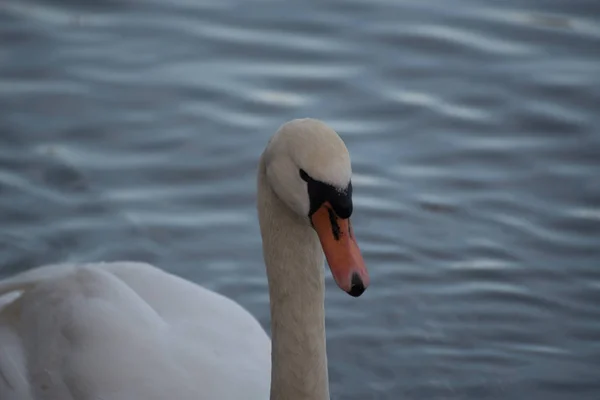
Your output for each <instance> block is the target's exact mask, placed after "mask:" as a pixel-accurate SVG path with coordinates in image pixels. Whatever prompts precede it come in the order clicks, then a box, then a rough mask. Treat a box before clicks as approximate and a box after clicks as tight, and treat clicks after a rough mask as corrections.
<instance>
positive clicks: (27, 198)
mask: <svg viewBox="0 0 600 400" xmlns="http://www.w3.org/2000/svg"><path fill="white" fill-rule="evenodd" d="M596 3H597V2H595V1H592V0H590V1H583V0H578V1H533V0H529V1H503V2H492V1H468V0H448V1H444V2H443V3H442V2H439V3H438V2H424V1H418V0H403V1H393V0H381V1H368V0H350V1H342V0H338V1H329V2H311V1H281V2H278V1H233V0H221V1H216V0H207V1H201V0H197V1H196V0H176V1H174V2H164V1H158V0H154V1H152V0H139V1H133V0H129V1H127V0H122V1H117V0H103V1H96V2H89V5H86V4H87V3H86V2H76V1H63V2H59V1H49V0H48V1H41V0H39V1H37V2H33V1H29V0H3V1H2V2H0V222H1V223H0V274H2V275H8V274H11V273H14V272H17V271H21V270H24V269H27V268H31V267H34V266H36V265H39V264H45V263H50V262H57V261H74V262H76V261H84V260H85V261H88V260H119V259H139V260H145V261H149V262H152V263H155V264H157V265H159V266H161V267H163V268H166V269H168V270H170V271H172V272H174V273H176V274H180V275H182V276H184V277H186V278H189V279H192V280H194V281H196V282H199V283H201V284H203V285H205V286H207V287H209V288H212V289H214V290H217V291H219V292H221V293H224V294H226V295H228V296H230V297H232V298H234V299H235V300H237V301H239V302H240V303H242V304H243V305H244V306H245V307H247V308H248V309H249V310H250V311H251V312H252V313H253V314H254V315H256V316H257V317H258V318H259V320H260V321H261V323H262V324H263V325H264V326H265V327H268V324H269V319H268V295H267V287H266V277H265V271H264V266H263V264H262V256H261V247H260V237H259V231H258V223H257V220H256V215H255V203H254V198H255V197H254V196H255V173H256V164H257V159H258V156H259V154H260V152H261V151H262V149H263V148H264V146H265V144H266V142H267V140H268V138H269V137H270V135H271V134H272V133H273V132H274V131H275V130H276V129H277V128H278V127H279V125H280V124H281V123H283V122H284V121H286V120H288V119H291V118H296V117H304V116H311V117H316V118H321V119H323V120H325V121H326V122H328V123H329V124H330V125H331V126H333V127H334V128H335V129H336V130H338V131H339V132H340V134H341V135H342V136H343V138H344V140H345V141H346V144H347V146H348V147H349V149H350V152H351V154H352V158H353V169H354V177H353V183H354V187H355V217H354V227H355V231H356V235H357V237H358V239H359V242H360V245H361V248H362V250H363V253H364V256H365V259H366V260H367V263H368V265H369V268H370V272H371V279H372V282H371V287H370V288H369V290H368V291H367V292H366V294H365V295H364V296H363V297H361V298H360V299H358V300H356V299H352V298H350V297H349V296H347V295H345V294H344V293H342V292H341V291H339V290H336V288H335V284H334V283H333V281H332V279H331V276H330V274H329V272H328V275H327V286H328V292H327V304H326V306H327V328H328V331H327V336H328V354H329V363H330V380H331V392H332V398H334V399H515V400H518V399H527V400H529V399H569V400H570V399H577V400H578V399H590V400H591V399H594V400H596V399H600V133H599V131H598V128H597V125H598V124H599V123H600V116H599V115H600V113H599V105H600V56H599V54H600V52H599V49H600V5H598V4H596Z"/></svg>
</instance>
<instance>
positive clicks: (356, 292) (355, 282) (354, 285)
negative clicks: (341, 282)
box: [348, 272, 366, 297]
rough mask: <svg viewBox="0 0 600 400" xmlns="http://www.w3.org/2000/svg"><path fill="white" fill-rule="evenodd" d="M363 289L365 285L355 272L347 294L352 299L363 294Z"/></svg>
mask: <svg viewBox="0 0 600 400" xmlns="http://www.w3.org/2000/svg"><path fill="white" fill-rule="evenodd" d="M365 289H366V288H365V285H364V283H363V281H362V279H361V278H360V276H359V275H358V274H357V273H356V272H355V273H354V274H352V281H351V283H350V290H349V291H348V294H349V295H350V296H352V297H358V296H360V295H361V294H363V293H364V291H365Z"/></svg>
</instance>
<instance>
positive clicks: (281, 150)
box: [264, 118, 369, 297]
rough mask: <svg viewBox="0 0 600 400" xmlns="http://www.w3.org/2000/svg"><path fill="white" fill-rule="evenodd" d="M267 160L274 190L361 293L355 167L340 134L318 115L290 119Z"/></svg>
mask: <svg viewBox="0 0 600 400" xmlns="http://www.w3.org/2000/svg"><path fill="white" fill-rule="evenodd" d="M264 160H265V167H266V176H267V179H268V181H269V184H270V186H271V187H272V189H273V190H274V192H275V193H276V195H277V196H278V197H279V198H280V199H281V200H282V201H283V202H284V203H285V204H286V205H287V206H288V207H289V208H290V209H291V210H292V211H293V212H295V213H296V214H298V215H299V216H301V217H303V219H305V221H306V223H307V224H310V225H311V226H312V227H313V228H314V230H315V231H316V233H317V235H318V236H319V241H320V243H321V246H322V248H323V252H324V253H325V257H326V259H327V263H328V264H329V268H330V269H331V272H332V274H333V277H334V279H335V282H336V283H337V285H338V286H339V287H340V288H341V289H342V290H344V291H345V292H347V293H349V294H350V295H352V296H354V297H358V296H360V295H361V294H362V293H363V292H364V291H365V289H366V288H367V286H368V284H369V275H368V273H367V269H366V267H365V263H364V260H363V258H362V255H361V254H360V250H359V248H358V244H357V243H356V239H355V237H354V232H353V229H352V225H351V223H350V217H351V215H352V212H353V206H352V182H351V176H352V168H351V165H350V155H349V153H348V149H347V148H346V146H345V144H344V142H343V141H342V139H341V138H340V136H339V135H338V134H337V133H336V132H335V131H334V130H333V129H331V128H330V127H329V126H327V125H326V124H325V123H323V122H321V121H319V120H315V119H310V118H305V119H296V120H292V121H290V122H287V123H285V124H283V125H282V126H281V127H280V128H279V130H278V131H277V133H275V135H273V137H272V138H271V140H270V142H269V144H268V145H267V149H266V150H265V154H264Z"/></svg>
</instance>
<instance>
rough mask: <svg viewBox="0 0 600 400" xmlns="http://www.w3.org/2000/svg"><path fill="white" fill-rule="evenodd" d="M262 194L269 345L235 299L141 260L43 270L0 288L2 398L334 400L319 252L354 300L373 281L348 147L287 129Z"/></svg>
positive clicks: (268, 165) (304, 125)
mask: <svg viewBox="0 0 600 400" xmlns="http://www.w3.org/2000/svg"><path fill="white" fill-rule="evenodd" d="M257 189H258V191H257V209H258V219H259V225H260V232H261V236H262V243H263V258H264V262H265V265H266V271H267V278H268V286H269V298H270V315H271V337H272V338H271V339H269V337H268V335H267V333H266V332H265V331H264V330H263V328H262V327H261V325H260V324H259V323H258V321H257V320H256V319H255V318H254V317H253V316H252V315H251V314H250V313H249V312H248V311H246V310H245V309H244V308H242V307H241V306H240V305H239V304H237V303H235V302H234V301H233V300H231V299H229V298H226V297H224V296H222V295H220V294H218V293H216V292H213V291H210V290H208V289H205V288H203V287H202V286H199V285H197V284H195V283H192V282H190V281H186V280H184V279H182V278H180V277H178V276H175V275H172V274H169V273H167V272H165V271H163V270H161V269H159V268H157V267H154V266H151V265H148V264H145V263H139V262H111V263H94V264H83V265H69V264H57V265H47V266H42V267H38V268H34V269H32V270H29V271H26V272H23V273H21V274H18V275H15V276H13V277H9V278H6V279H5V280H3V281H0V399H2V400H59V399H60V400H70V399H77V400H88V399H89V400H92V399H93V400H137V399H140V400H142V399H143V400H154V399H156V400H159V399H161V400H164V399H168V400H171V399H177V400H198V399H211V400H212V399H215V400H227V399H236V400H238V399H267V398H270V399H278V400H280V399H285V400H300V399H307V400H308V399H310V400H321V399H329V384H328V374H327V356H326V349H325V318H324V317H325V312H324V286H325V284H324V270H323V265H324V261H325V258H326V259H327V262H328V264H329V267H330V270H331V272H332V275H333V277H334V280H335V282H336V283H337V285H338V286H339V287H340V288H341V289H342V290H344V291H345V292H347V293H348V294H350V295H351V296H354V297H358V296H360V295H361V294H362V293H363V292H364V290H365V289H366V288H367V286H368V284H369V276H368V272H367V269H366V267H365V263H364V261H363V258H362V256H361V253H360V250H359V248H358V245H357V243H356V240H355V237H354V232H353V229H352V226H351V223H350V216H351V214H352V184H351V165H350V157H349V154H348V151H347V149H346V147H345V145H344V142H343V141H342V139H341V138H340V137H339V136H338V134H337V133H336V132H335V131H334V130H333V129H331V128H330V127H328V126H327V125H326V124H325V123H323V122H322V121H319V120H315V119H308V118H307V119H296V120H292V121H289V122H287V123H285V124H283V125H282V126H281V127H280V128H279V130H278V131H277V132H276V133H275V134H274V135H273V136H272V137H271V139H270V140H269V142H268V144H267V146H266V148H265V150H264V152H263V154H262V155H261V158H260V161H259V166H258V179H257ZM269 396H270V397H269Z"/></svg>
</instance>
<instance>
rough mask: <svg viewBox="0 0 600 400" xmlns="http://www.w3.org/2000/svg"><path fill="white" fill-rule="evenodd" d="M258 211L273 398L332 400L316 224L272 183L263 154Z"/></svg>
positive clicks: (321, 264) (322, 278) (259, 175)
mask: <svg viewBox="0 0 600 400" xmlns="http://www.w3.org/2000/svg"><path fill="white" fill-rule="evenodd" d="M258 214H259V222H260V228H261V235H262V240H263V256H264V260H265V265H266V268H267V277H268V281H269V296H270V309H271V339H272V341H271V345H272V353H271V357H272V360H271V362H272V366H271V400H284V399H285V400H309V399H310V400H327V399H329V385H328V373H327V354H326V347H325V310H324V286H325V283H324V272H323V262H324V257H323V252H322V250H321V247H320V244H319V240H318V237H317V235H316V233H315V232H314V230H313V229H312V227H311V226H310V225H309V224H308V223H307V221H305V220H304V219H302V217H300V216H298V215H297V214H295V213H294V212H292V211H291V210H290V209H289V208H288V207H287V206H286V205H285V204H284V203H283V202H282V201H281V200H280V199H279V198H278V197H277V195H276V194H275V192H274V191H273V190H272V188H271V187H270V185H269V182H268V181H267V178H266V174H265V166H264V163H263V160H262V158H261V162H260V165H259V174H258Z"/></svg>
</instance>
